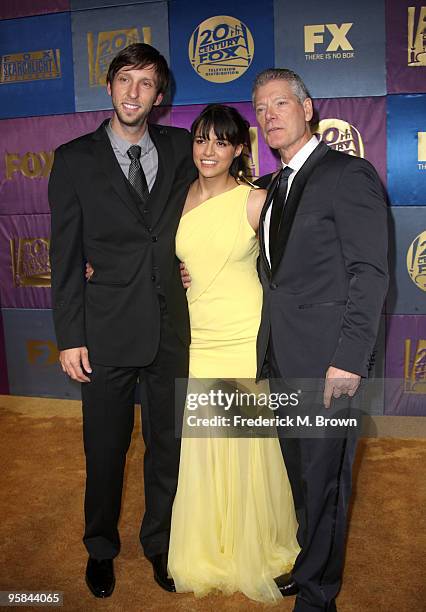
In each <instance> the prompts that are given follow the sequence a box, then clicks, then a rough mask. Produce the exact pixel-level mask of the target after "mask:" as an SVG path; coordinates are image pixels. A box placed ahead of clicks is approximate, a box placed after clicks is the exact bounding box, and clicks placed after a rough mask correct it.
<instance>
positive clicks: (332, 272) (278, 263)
mask: <svg viewBox="0 0 426 612" xmlns="http://www.w3.org/2000/svg"><path fill="white" fill-rule="evenodd" d="M275 183H276V177H274V176H273V175H268V176H266V177H263V178H262V179H260V181H259V182H258V184H260V186H262V187H266V188H268V187H269V192H268V197H267V199H266V202H265V206H264V208H263V211H262V215H261V220H260V231H259V235H260V247H261V253H260V257H259V273H260V278H261V282H262V286H263V291H264V300H263V309H262V320H261V325H260V330H259V335H258V344H257V351H258V377H259V378H260V377H262V376H265V375H267V374H268V371H267V364H266V362H265V359H266V355H267V348H268V342H269V339H270V335H271V336H272V341H273V346H274V353H275V356H276V358H277V361H278V365H279V367H280V371H281V373H282V375H283V376H285V377H292V378H293V377H294V378H299V377H300V378H303V377H306V378H317V377H318V378H319V377H323V376H324V375H325V373H326V371H327V368H328V367H329V366H330V365H333V366H335V367H337V368H341V369H342V370H347V371H350V372H355V373H357V374H360V375H361V376H366V375H367V372H368V366H369V361H370V356H371V353H372V350H373V348H374V344H375V341H376V336H377V331H378V326H379V321H380V314H381V311H382V306H383V302H384V298H385V295H386V291H387V286H388V269H387V243H388V241H387V206H386V201H385V197H384V192H383V188H382V185H381V183H380V179H379V178H378V176H377V173H376V171H375V170H374V168H373V166H372V165H371V164H370V163H369V162H367V161H366V160H364V159H360V158H357V157H352V156H350V155H347V154H344V153H339V152H336V151H333V150H332V149H330V148H329V147H328V146H327V145H325V144H324V143H320V144H319V145H318V147H317V148H316V149H315V150H314V151H313V152H312V154H311V155H310V156H309V158H308V159H307V161H306V162H305V164H304V165H303V166H302V168H301V169H300V170H299V171H298V173H297V174H296V176H295V178H294V180H293V183H292V185H291V188H290V191H289V194H288V197H287V202H286V205H285V208H284V213H283V219H282V222H281V226H280V231H279V235H278V240H277V250H276V252H275V257H274V265H273V267H272V270H271V268H270V266H269V263H268V261H267V258H266V254H265V246H264V236H263V221H264V218H265V214H266V211H267V209H268V207H269V205H270V203H271V198H272V193H273V190H274V186H275Z"/></svg>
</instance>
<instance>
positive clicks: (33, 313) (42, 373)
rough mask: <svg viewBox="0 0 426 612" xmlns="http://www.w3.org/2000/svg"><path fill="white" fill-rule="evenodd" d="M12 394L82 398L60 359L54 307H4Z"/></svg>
mask: <svg viewBox="0 0 426 612" xmlns="http://www.w3.org/2000/svg"><path fill="white" fill-rule="evenodd" d="M2 315H3V322H4V333H5V340H6V354H7V364H8V368H9V386H10V393H11V394H12V395H34V396H37V397H59V398H64V399H80V397H81V394H80V384H79V383H77V382H75V381H72V380H71V379H70V378H69V377H68V376H67V375H66V374H64V373H63V372H62V369H61V367H60V365H59V361H58V356H59V353H58V349H57V346H56V339H55V332H54V328H53V319H52V311H51V310H21V309H17V308H14V309H10V310H9V309H7V308H4V309H3V310H2Z"/></svg>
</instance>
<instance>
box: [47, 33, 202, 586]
mask: <svg viewBox="0 0 426 612" xmlns="http://www.w3.org/2000/svg"><path fill="white" fill-rule="evenodd" d="M168 79H169V69H168V66H167V63H166V60H165V59H164V57H163V56H162V55H160V53H159V52H158V51H157V50H156V49H154V48H153V47H151V46H150V45H146V44H142V43H137V44H133V45H130V46H129V47H127V48H126V49H124V50H123V51H121V52H120V53H119V54H118V55H117V57H116V58H115V59H114V60H113V61H112V63H111V66H110V68H109V71H108V76H107V89H108V92H109V94H110V95H111V96H112V103H113V106H114V114H113V117H112V119H111V120H107V121H105V122H104V123H103V124H102V125H101V126H100V127H99V129H97V130H96V131H95V132H94V133H92V134H87V135H85V136H82V137H81V138H78V139H76V140H73V141H72V142H69V143H67V144H64V145H62V146H61V147H59V148H58V150H57V151H56V154H55V161H54V165H53V169H52V174H51V178H50V183H49V199H50V204H51V211H52V242H51V265H52V293H53V310H54V319H55V327H56V334H57V340H58V346H59V349H60V361H61V364H62V368H63V370H64V371H65V372H67V373H68V374H69V375H70V376H71V378H73V379H74V380H78V381H80V382H81V383H83V385H82V396H83V425H84V448H85V453H86V468H87V481H86V496H85V518H86V528H85V534H84V543H85V545H86V548H87V550H88V553H89V560H88V564H87V569H86V581H87V584H88V586H89V588H90V590H91V591H92V593H93V594H94V595H95V596H96V597H107V596H109V595H111V593H112V591H113V589H114V584H115V579H114V570H113V561H112V560H113V558H114V557H115V556H116V555H117V554H118V552H119V549H120V540H119V534H118V529H117V522H118V518H119V513H120V505H121V494H122V483H123V473H124V467H125V460H126V452H127V449H128V447H129V443H130V439H131V433H132V428H133V407H134V395H135V388H136V383H137V380H138V378H140V379H141V381H142V382H143V383H144V389H145V391H146V392H145V394H144V400H143V411H142V425H143V435H144V439H145V445H146V452H145V461H144V480H145V516H144V519H143V522H142V526H141V532H140V539H141V543H142V546H143V548H144V552H145V555H146V556H147V557H148V558H149V559H150V560H151V562H152V564H153V567H154V577H155V579H156V580H157V582H158V583H159V584H160V585H161V586H162V587H163V588H165V589H167V590H170V591H172V590H174V585H173V582H172V580H170V579H169V578H168V576H167V552H168V542H169V531H170V520H171V509H172V503H173V498H174V494H175V490H176V485H177V476H178V465H179V451H180V445H179V440H178V439H176V437H175V413H174V404H175V379H176V378H185V377H186V376H187V369H188V345H189V339H190V332H189V319H188V311H187V302H186V296H185V292H184V290H183V288H182V284H181V281H180V274H179V262H178V260H177V259H176V256H175V233H176V229H177V226H178V223H179V219H180V215H181V211H182V207H183V204H184V201H185V195H186V191H187V189H188V187H189V184H190V182H191V181H192V180H193V179H194V178H195V168H194V166H193V163H192V154H191V140H190V135H189V133H188V132H187V131H186V130H182V129H178V128H170V127H162V126H158V125H148V123H147V119H148V115H149V113H150V111H151V109H152V107H153V106H156V105H158V104H160V103H161V100H162V98H163V94H164V92H165V90H166V88H167V84H168ZM86 261H90V263H91V264H92V265H93V267H94V270H95V272H94V274H93V276H92V277H91V278H90V280H89V281H88V282H87V283H86V282H85V280H84V264H85V262H86Z"/></svg>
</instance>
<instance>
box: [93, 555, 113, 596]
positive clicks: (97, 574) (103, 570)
mask: <svg viewBox="0 0 426 612" xmlns="http://www.w3.org/2000/svg"><path fill="white" fill-rule="evenodd" d="M86 584H87V586H88V587H89V589H90V590H91V592H92V593H93V595H94V596H95V597H109V596H110V595H112V592H113V590H114V587H115V576H114V564H113V562H112V559H102V560H101V561H98V560H97V559H93V558H92V557H89V560H88V561H87V567H86Z"/></svg>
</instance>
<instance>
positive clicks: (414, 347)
mask: <svg viewBox="0 0 426 612" xmlns="http://www.w3.org/2000/svg"><path fill="white" fill-rule="evenodd" d="M385 414H395V415H398V416H403V415H407V416H426V316H424V315H423V316H412V315H411V316H410V315H409V316H407V315H393V316H387V343H386V385H385Z"/></svg>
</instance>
